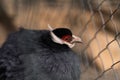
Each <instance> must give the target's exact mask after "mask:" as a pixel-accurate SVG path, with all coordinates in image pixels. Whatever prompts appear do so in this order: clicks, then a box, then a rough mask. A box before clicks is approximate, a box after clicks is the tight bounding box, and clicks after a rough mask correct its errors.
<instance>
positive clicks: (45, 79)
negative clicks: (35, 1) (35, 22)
mask: <svg viewBox="0 0 120 80" xmlns="http://www.w3.org/2000/svg"><path fill="white" fill-rule="evenodd" d="M0 80H80V61H79V57H78V55H77V54H75V53H74V52H73V51H72V50H71V49H70V48H69V47H68V46H67V45H60V44H57V43H54V42H53V41H52V39H51V36H50V31H48V30H26V29H21V30H20V31H17V32H14V33H12V34H10V35H9V37H8V39H7V40H6V42H5V43H4V45H3V46H2V47H1V49H0Z"/></svg>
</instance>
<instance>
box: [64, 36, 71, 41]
mask: <svg viewBox="0 0 120 80" xmlns="http://www.w3.org/2000/svg"><path fill="white" fill-rule="evenodd" d="M62 40H64V41H67V42H71V41H72V37H71V36H70V35H65V36H63V37H62Z"/></svg>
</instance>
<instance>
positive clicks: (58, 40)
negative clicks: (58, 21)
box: [50, 31, 64, 44]
mask: <svg viewBox="0 0 120 80" xmlns="http://www.w3.org/2000/svg"><path fill="white" fill-rule="evenodd" d="M50 33H51V36H52V40H53V41H54V42H56V43H59V44H64V42H63V41H62V40H61V39H60V38H59V37H57V36H56V35H55V34H54V33H53V32H52V31H51V32H50Z"/></svg>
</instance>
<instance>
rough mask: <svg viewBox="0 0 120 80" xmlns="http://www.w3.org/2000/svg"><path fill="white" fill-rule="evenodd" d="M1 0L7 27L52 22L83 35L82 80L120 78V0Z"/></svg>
mask: <svg viewBox="0 0 120 80" xmlns="http://www.w3.org/2000/svg"><path fill="white" fill-rule="evenodd" d="M8 2H9V4H8ZM0 4H1V6H0V9H1V11H0V13H1V14H0V17H1V15H2V17H1V18H0V25H1V24H2V26H4V27H6V28H9V29H10V28H12V29H13V28H15V27H19V26H22V27H24V28H28V29H48V28H47V25H48V24H50V25H51V26H53V27H54V28H55V27H67V28H70V29H71V30H72V31H73V33H74V34H77V35H79V36H80V37H81V38H82V39H83V41H84V43H83V44H80V45H77V46H76V47H75V48H74V50H75V51H76V52H77V53H79V55H80V57H81V80H120V77H119V76H120V70H119V69H120V1H119V0H1V1H0ZM2 12H4V13H6V15H8V16H6V15H3V13H2ZM4 16H5V17H4ZM3 19H7V21H4V22H2V21H3ZM6 24H8V25H11V26H8V25H6ZM12 24H13V25H12ZM0 27H1V26H0ZM0 36H1V35H0ZM0 39H1V38H0Z"/></svg>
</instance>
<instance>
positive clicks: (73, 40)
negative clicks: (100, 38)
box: [71, 35, 83, 44]
mask: <svg viewBox="0 0 120 80" xmlns="http://www.w3.org/2000/svg"><path fill="white" fill-rule="evenodd" d="M72 38H73V39H72V41H71V44H73V43H83V42H82V40H81V38H80V37H78V36H75V35H72Z"/></svg>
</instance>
